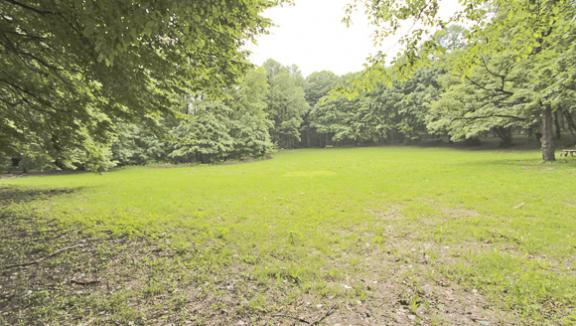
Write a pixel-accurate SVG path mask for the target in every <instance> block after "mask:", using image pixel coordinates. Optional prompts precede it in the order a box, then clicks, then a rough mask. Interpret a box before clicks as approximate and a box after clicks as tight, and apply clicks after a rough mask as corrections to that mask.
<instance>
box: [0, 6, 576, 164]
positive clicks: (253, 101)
mask: <svg viewBox="0 0 576 326" xmlns="http://www.w3.org/2000/svg"><path fill="white" fill-rule="evenodd" d="M574 13H576V6H575V5H574V3H573V2H569V1H568V2H566V1H559V2H553V3H548V2H545V3H540V2H534V4H530V6H527V7H526V6H523V2H522V1H514V2H498V3H494V4H493V6H491V7H486V8H485V9H483V11H478V10H476V9H475V10H474V11H470V14H478V16H477V17H476V16H474V17H475V19H477V20H478V21H480V22H481V23H479V24H478V25H473V27H472V28H471V29H465V28H462V27H459V26H456V25H452V26H449V27H446V28H443V29H441V30H440V31H439V32H437V33H436V34H435V35H434V36H433V37H432V39H430V40H426V41H423V42H420V43H418V44H416V45H417V46H416V47H415V48H414V49H412V51H406V52H405V53H404V55H402V56H399V57H398V58H396V59H395V60H394V61H393V63H392V64H391V65H387V66H385V65H383V64H379V63H374V64H372V65H371V66H370V67H368V68H366V69H365V70H364V71H361V72H357V73H351V74H348V75H345V76H337V75H335V74H334V73H332V72H328V71H321V72H316V73H313V74H311V75H309V76H307V77H306V78H305V77H304V76H303V75H302V74H301V72H300V70H299V69H298V67H297V66H284V65H282V64H280V63H278V62H275V61H273V60H269V61H267V62H266V63H265V64H264V65H263V66H262V67H257V68H250V69H247V70H246V69H242V68H244V67H242V64H237V65H236V66H239V69H241V70H242V71H244V73H243V74H238V71H237V70H234V71H233V73H232V72H230V74H229V76H230V78H231V80H234V81H235V82H234V83H229V82H226V81H225V77H226V76H227V75H226V73H221V74H214V73H213V72H214V71H218V70H215V69H214V68H213V67H205V69H203V70H199V71H198V72H197V74H194V73H192V75H193V76H195V78H196V79H198V80H197V81H195V82H194V84H195V85H197V84H202V83H208V81H211V84H210V85H207V84H206V85H203V86H202V87H196V88H194V87H192V88H186V89H187V91H186V92H171V90H173V88H174V87H175V86H173V85H172V84H170V83H169V82H165V83H162V82H160V80H161V77H162V74H161V70H162V67H163V66H160V67H157V69H158V72H157V75H156V76H155V77H150V76H148V77H147V78H148V79H144V80H143V81H142V83H141V86H142V87H146V91H143V90H138V89H134V86H131V87H129V86H130V85H129V84H128V85H124V82H126V83H129V82H130V80H123V82H122V83H120V82H118V83H116V82H110V81H109V85H108V87H109V88H110V90H107V88H106V87H104V86H103V85H104V84H102V83H100V82H87V84H85V83H84V82H83V81H80V80H76V79H75V78H77V77H75V75H71V76H68V75H65V76H64V77H69V78H71V79H72V81H74V82H77V83H80V84H81V85H80V86H81V87H80V86H79V90H78V91H81V93H80V94H79V95H78V94H77V96H72V95H74V94H73V93H69V92H68V93H67V92H66V91H65V90H66V88H64V86H62V87H61V89H57V92H56V93H55V94H56V95H57V96H53V95H54V94H52V93H51V92H50V91H49V85H52V84H53V83H55V81H57V80H60V79H61V78H64V77H63V76H60V75H56V76H52V77H51V78H52V79H51V80H49V81H46V82H45V84H46V85H43V86H42V84H39V85H40V86H42V88H41V89H37V90H34V89H28V88H25V86H27V85H26V82H25V81H24V78H25V77H26V76H22V78H21V79H20V82H21V84H14V85H13V84H8V82H7V81H6V80H5V81H4V83H3V84H2V83H0V85H4V86H3V87H0V91H1V92H4V93H6V92H8V93H9V95H10V94H12V93H14V94H17V95H19V96H20V97H7V98H8V99H9V100H10V102H6V101H5V103H9V104H11V105H16V107H18V108H24V107H32V108H34V110H28V111H26V110H24V111H22V112H23V113H22V114H20V113H18V112H19V111H6V112H10V114H6V115H5V116H4V117H3V118H4V119H3V120H0V125H1V126H2V127H3V128H2V129H0V144H1V145H2V148H0V158H1V159H2V160H3V162H4V163H3V166H4V167H5V168H6V169H13V170H21V171H27V170H32V169H36V170H46V169H72V170H74V169H84V170H96V171H100V170H106V169H108V168H110V167H112V166H116V165H129V164H148V163H154V162H169V163H188V162H199V163H211V162H217V161H225V160H242V159H251V158H260V157H265V156H267V155H269V154H270V153H272V152H273V151H274V150H276V149H281V148H286V149H289V148H301V147H324V146H327V145H333V146H341V145H380V144H415V143H419V142H423V141H429V140H444V141H451V142H469V143H477V142H478V141H480V140H481V139H483V138H486V137H497V138H499V139H500V144H501V146H503V147H506V146H510V145H512V144H513V142H514V136H516V135H522V136H524V137H532V139H534V140H538V141H540V143H541V147H542V153H543V159H544V160H548V161H550V160H554V159H555V156H554V150H555V143H556V142H557V140H558V139H561V138H567V140H566V142H567V143H570V142H572V141H574V137H575V136H576V21H575V20H574V16H575V15H574ZM385 17H387V16H385ZM486 17H489V18H486ZM533 22H538V24H534V23H533ZM147 50H148V49H147V48H146V47H143V49H142V51H147ZM409 50H410V49H409ZM213 51H214V53H218V51H217V50H216V49H213ZM154 53H156V52H154ZM7 58H10V57H7ZM57 58H59V57H55V58H54V60H57ZM162 58H163V59H164V57H162ZM17 59H18V58H14V63H15V62H16V60H17ZM228 60H230V61H229V62H234V59H233V55H230V57H229V58H228ZM5 61H7V59H5ZM39 65H40V64H38V65H37V66H35V67H32V68H34V70H30V71H36V70H38V69H41V68H42V67H41V66H39ZM224 66H225V67H227V68H230V69H232V68H231V67H232V66H231V67H228V66H226V65H224ZM44 68H45V69H46V71H47V72H48V71H50V67H44ZM47 72H46V73H47ZM98 72H100V71H99V70H98ZM14 73H15V74H16V75H14V76H18V75H17V73H18V72H16V71H15V72H14ZM20 73H21V72H20ZM122 73H123V71H119V72H115V76H116V78H117V79H118V80H122V78H121V76H120V75H121V74H122ZM235 74H236V75H241V78H239V79H237V78H235V77H234V75H235ZM7 76H8V75H7ZM10 76H13V75H10ZM42 76H44V75H42ZM113 76H114V74H113V75H112V76H111V77H110V78H112V77H113ZM186 76H188V75H186ZM186 76H178V78H173V79H174V80H173V81H174V83H176V81H177V83H176V85H181V83H182V81H184V82H186V81H188V79H187V77H186ZM5 77H6V76H5ZM6 78H7V77H6ZM43 78H45V77H43ZM106 78H108V77H106ZM139 78H143V77H142V76H137V77H134V79H133V80H134V82H138V81H139V80H140V79H139ZM168 80H170V79H168ZM38 82H43V80H38ZM110 83H111V84H110ZM6 85H8V86H6ZM151 85H154V86H151ZM65 86H68V85H67V84H66V85H65ZM112 91H113V92H114V94H113V95H114V96H111V95H106V94H100V93H106V92H112ZM35 92H38V94H40V95H37V94H36V93H35ZM42 92H44V93H42ZM4 93H2V94H4ZM104 95H106V96H104ZM3 96H5V94H4V95H3ZM10 96H12V95H10ZM58 96H60V97H61V98H59V97H58ZM3 99H5V97H3ZM158 99H163V100H162V101H158ZM17 100H18V101H17ZM51 101H52V102H51ZM116 101H118V102H116ZM57 105H63V106H65V107H66V108H67V110H65V111H63V112H61V111H58V110H57V109H58V108H57V107H56V106H57ZM74 105H80V106H79V107H80V108H81V110H76V109H74V108H75V106H74ZM134 106H137V107H140V106H141V107H145V108H146V109H142V110H140V112H141V113H140V114H138V115H134V114H133V113H134V112H131V111H129V110H128V108H129V107H134ZM7 108H8V107H7ZM104 108H106V110H104ZM7 110H8V109H7ZM12 112H17V113H18V114H19V115H17V114H16V113H14V114H13V113H12ZM26 112H28V113H26ZM65 113H66V114H65ZM14 121H20V122H25V123H24V124H22V125H19V124H18V123H15V122H14Z"/></svg>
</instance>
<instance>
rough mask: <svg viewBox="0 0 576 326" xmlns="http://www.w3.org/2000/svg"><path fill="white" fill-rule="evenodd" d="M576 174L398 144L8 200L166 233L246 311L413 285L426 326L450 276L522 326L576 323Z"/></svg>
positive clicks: (528, 156)
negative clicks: (238, 280) (238, 282)
mask: <svg viewBox="0 0 576 326" xmlns="http://www.w3.org/2000/svg"><path fill="white" fill-rule="evenodd" d="M575 180H576V164H574V162H573V161H569V160H567V161H561V162H558V163H555V164H542V163H541V162H540V160H539V154H538V153H537V152H535V151H519V152H513V151H465V150H455V149H432V148H395V147H389V148H386V147H385V148H356V149H324V150H296V151H284V152H280V153H278V154H276V155H275V156H274V158H273V159H271V160H265V161H256V162H250V163H238V164H226V165H211V166H210V165H206V166H204V165H202V166H181V167H178V166H177V167H134V168H123V169H119V170H116V171H113V172H109V173H105V174H103V175H97V174H91V173H84V174H70V175H54V176H33V177H23V178H5V179H0V186H3V187H16V188H18V189H21V190H22V189H26V190H29V189H34V190H46V189H70V190H73V191H71V192H69V193H64V194H60V195H57V196H52V197H49V198H40V199H37V200H33V201H28V202H23V203H13V204H10V205H7V206H6V209H8V210H10V211H13V212H20V213H22V212H29V211H30V212H31V211H34V213H35V215H36V216H39V217H38V218H39V219H46V220H48V219H55V220H57V221H58V222H59V223H61V224H62V225H64V226H65V227H67V228H70V229H82V230H83V232H85V233H88V234H91V236H102V235H103V234H112V236H113V237H122V236H128V237H129V238H134V239H141V238H144V239H148V240H150V241H156V242H157V243H161V245H162V246H165V247H167V248H170V249H171V250H174V251H175V252H176V254H177V255H178V254H180V255H184V256H185V257H187V258H186V259H184V260H182V261H180V262H181V263H182V265H179V266H180V267H178V268H179V269H180V271H181V272H182V273H183V274H185V275H187V277H188V278H187V280H188V282H189V283H190V284H205V287H206V288H208V289H212V290H213V291H219V290H218V287H217V286H214V284H216V283H217V282H219V281H218V280H222V279H226V277H237V276H238V275H241V276H242V280H243V281H242V284H244V286H245V287H246V289H247V290H246V293H247V294H246V298H245V299H246V301H247V302H246V303H245V304H242V305H245V306H246V307H248V308H247V309H248V310H250V311H252V312H254V313H255V314H260V315H266V314H272V313H274V312H275V311H274V309H275V308H271V307H276V308H278V307H279V306H281V305H285V306H289V305H290V304H291V303H293V302H296V301H297V300H299V298H302V297H304V296H306V297H307V298H310V299H309V300H313V301H314V300H316V301H314V302H319V303H322V302H324V303H325V302H339V300H343V301H342V302H358V304H361V303H363V304H368V305H370V304H373V303H374V301H375V300H378V299H377V298H381V297H382V296H381V295H380V294H379V293H378V292H379V291H382V292H385V291H387V290H385V289H382V288H379V287H378V286H374V285H372V286H369V285H367V284H366V280H367V279H369V280H371V282H372V281H373V283H374V284H376V283H377V281H379V282H380V283H379V284H381V283H382V282H384V281H385V282H387V284H388V285H390V286H392V287H394V286H396V285H398V286H404V287H406V284H408V283H409V284H410V286H409V287H411V289H410V291H408V292H409V293H407V294H406V293H404V294H403V292H402V291H399V292H398V293H399V294H398V296H399V297H400V298H399V299H398V300H399V301H400V302H403V304H404V305H405V306H406V309H407V310H409V312H407V313H408V314H410V313H412V314H414V315H415V316H416V317H417V318H418V319H416V321H421V322H422V323H433V322H434V321H436V322H437V323H440V324H442V320H443V319H442V318H443V317H442V316H436V317H434V316H426V313H425V312H423V310H422V309H425V308H426V307H429V306H430V305H432V304H434V303H433V302H432V301H433V300H432V299H430V298H429V297H426V294H425V292H426V291H425V290H422V289H420V288H421V287H425V285H426V284H427V283H428V282H436V283H439V282H440V283H441V282H449V285H448V287H454V288H459V289H462V290H463V291H464V292H463V293H476V292H478V293H479V295H482V296H483V297H485V298H486V302H488V305H489V306H491V307H492V308H491V309H492V310H495V311H503V312H509V313H510V315H509V316H514V318H518V319H517V320H520V321H523V322H532V323H550V324H558V323H564V324H572V323H576V312H575V310H574V309H575V305H576V182H574V181H575ZM214 275H220V277H219V278H218V277H216V276H214ZM215 279H218V280H215ZM182 282H184V281H182ZM402 284H404V285H402ZM211 285H212V287H211ZM275 290H278V291H277V293H275V292H274V291H275ZM158 291H161V290H158ZM207 291H208V290H207ZM217 293H220V292H217ZM216 296H217V295H216ZM402 296H407V298H404V299H403V298H402ZM438 296H440V297H441V296H442V295H441V294H438ZM183 300H186V295H184V299H183ZM323 300H324V301H323ZM427 300H428V301H427ZM438 300H440V299H438ZM458 300H459V297H458V296H456V299H455V301H456V302H458ZM274 304H276V306H274ZM462 304H463V305H466V300H465V299H462ZM278 309H280V308H278ZM419 309H421V310H419ZM276 312H277V311H276ZM247 314H248V315H249V313H247ZM488 317H489V316H488ZM488 317H487V318H488ZM334 318H336V317H334ZM434 318H436V319H434ZM506 318H507V317H504V319H506ZM510 318H511V317H510ZM488 319H489V318H488ZM410 320H413V319H410ZM444 321H446V319H444ZM449 321H450V320H448V322H449ZM204 322H206V321H204ZM199 323H202V322H199Z"/></svg>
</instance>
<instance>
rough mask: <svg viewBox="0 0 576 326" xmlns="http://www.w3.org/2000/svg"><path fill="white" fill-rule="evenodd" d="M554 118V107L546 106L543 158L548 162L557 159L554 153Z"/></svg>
mask: <svg viewBox="0 0 576 326" xmlns="http://www.w3.org/2000/svg"><path fill="white" fill-rule="evenodd" d="M553 120H554V118H553V115H552V108H550V106H546V108H545V109H544V112H543V114H542V141H541V143H542V159H543V160H544V161H546V162H552V161H555V160H556V156H555V155H554V150H555V148H554V121H553Z"/></svg>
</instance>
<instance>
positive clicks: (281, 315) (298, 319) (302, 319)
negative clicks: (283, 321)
mask: <svg viewBox="0 0 576 326" xmlns="http://www.w3.org/2000/svg"><path fill="white" fill-rule="evenodd" d="M272 317H282V318H289V319H294V320H297V321H299V322H301V323H304V324H306V325H312V323H310V322H309V321H307V320H306V319H304V318H300V317H294V316H290V315H284V314H276V315H272Z"/></svg>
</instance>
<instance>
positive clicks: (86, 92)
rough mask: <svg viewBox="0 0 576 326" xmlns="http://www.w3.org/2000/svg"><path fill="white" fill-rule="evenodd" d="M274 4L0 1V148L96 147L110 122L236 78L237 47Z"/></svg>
mask: <svg viewBox="0 0 576 326" xmlns="http://www.w3.org/2000/svg"><path fill="white" fill-rule="evenodd" d="M275 3H277V1H269V0H238V1H177V0H160V1H156V0H154V1H152V0H150V1H147V0H143V1H113V0H104V1H76V0H58V1H56V0H50V1H37V0H3V1H0V13H1V14H0V51H1V56H0V61H1V66H2V70H1V71H0V99H1V101H0V114H1V119H0V151H1V152H2V153H0V154H3V155H11V156H17V155H20V152H22V151H21V147H23V146H27V145H29V144H36V145H34V146H39V147H42V148H44V149H45V153H44V154H43V155H46V156H49V157H52V158H53V159H54V160H55V161H56V162H58V163H57V164H59V165H65V164H66V163H65V162H64V161H68V162H71V163H74V162H75V161H78V160H75V159H74V158H73V156H78V155H80V156H82V155H97V156H98V155H103V154H102V153H100V154H94V151H92V149H94V148H93V147H94V146H95V147H98V146H97V145H96V144H99V143H107V142H108V140H109V139H110V134H111V133H112V132H113V129H114V125H115V124H116V122H117V121H118V120H132V121H133V120H136V119H138V120H141V121H145V120H147V119H151V118H154V116H155V115H157V114H158V113H159V112H169V111H171V110H173V109H174V108H176V107H178V106H181V105H182V104H183V103H184V98H185V96H186V95H188V94H191V93H194V92H198V91H203V92H212V91H213V90H218V89H222V87H223V86H225V85H230V84H231V83H233V82H234V81H235V80H236V79H237V78H238V77H239V76H241V75H242V73H243V71H245V69H246V68H247V67H248V63H247V61H246V52H245V51H244V50H242V46H243V44H244V42H245V41H246V40H249V39H251V38H253V37H254V36H255V35H256V34H259V33H262V32H263V31H264V30H265V29H266V27H267V26H268V25H269V22H268V20H267V19H264V18H262V17H261V16H260V13H261V12H262V11H263V10H264V9H266V8H268V7H270V6H272V5H274V4H275ZM92 143H93V144H95V145H94V146H84V145H85V144H86V145H88V144H92ZM70 151H72V152H75V154H74V155H71V154H70V153H68V152H70Z"/></svg>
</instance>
